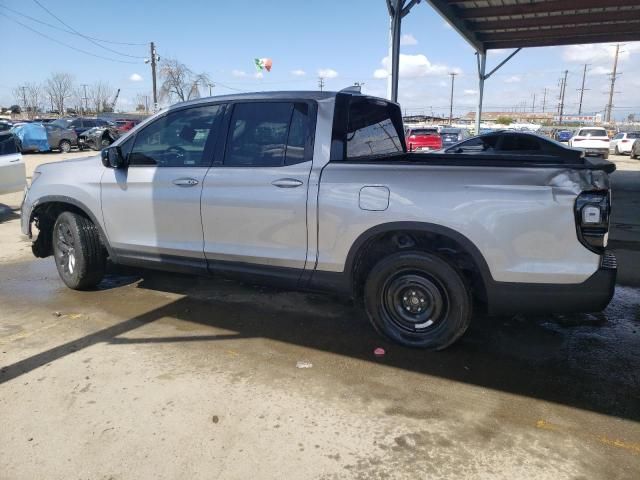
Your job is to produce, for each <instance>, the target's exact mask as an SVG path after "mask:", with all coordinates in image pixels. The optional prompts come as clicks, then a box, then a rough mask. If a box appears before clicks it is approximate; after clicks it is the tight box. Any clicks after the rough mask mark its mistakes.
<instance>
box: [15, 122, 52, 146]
mask: <svg viewBox="0 0 640 480" xmlns="http://www.w3.org/2000/svg"><path fill="white" fill-rule="evenodd" d="M10 132H12V133H13V134H14V135H15V136H16V139H17V141H18V148H19V149H20V151H21V152H22V153H25V152H48V151H49V150H51V146H50V145H49V138H48V136H47V130H46V129H45V128H44V126H43V125H42V124H41V123H16V124H14V125H13V127H12V128H11V130H10Z"/></svg>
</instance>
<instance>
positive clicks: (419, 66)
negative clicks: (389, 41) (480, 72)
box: [373, 53, 462, 78]
mask: <svg viewBox="0 0 640 480" xmlns="http://www.w3.org/2000/svg"><path fill="white" fill-rule="evenodd" d="M380 63H382V66H383V67H384V68H379V69H377V70H376V71H374V72H373V76H374V78H386V77H387V76H388V75H389V72H390V71H391V61H390V60H389V57H388V56H386V57H384V58H383V59H382V61H381V62H380ZM450 72H454V73H461V72H462V71H461V70H460V69H459V68H457V67H454V68H452V67H449V66H447V65H439V64H435V63H431V62H430V61H429V59H428V58H427V57H425V56H424V55H422V54H418V55H406V54H404V53H401V54H400V77H403V78H418V77H428V76H431V75H444V74H447V73H450Z"/></svg>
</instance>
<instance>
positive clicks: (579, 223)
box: [575, 190, 611, 253]
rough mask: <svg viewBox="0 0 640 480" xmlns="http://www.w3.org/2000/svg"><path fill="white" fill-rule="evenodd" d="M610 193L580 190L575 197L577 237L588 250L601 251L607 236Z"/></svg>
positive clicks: (606, 191)
mask: <svg viewBox="0 0 640 480" xmlns="http://www.w3.org/2000/svg"><path fill="white" fill-rule="evenodd" d="M610 214H611V193H610V191H608V190H598V191H594V192H582V193H581V194H580V195H578V198H576V204H575V217H576V228H577V232H578V239H579V240H580V242H581V243H582V244H583V245H584V246H585V247H587V248H588V249H589V250H591V251H592V252H595V253H603V252H604V249H605V247H606V246H607V240H608V238H609V216H610Z"/></svg>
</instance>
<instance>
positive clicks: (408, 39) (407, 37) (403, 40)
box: [400, 33, 418, 45]
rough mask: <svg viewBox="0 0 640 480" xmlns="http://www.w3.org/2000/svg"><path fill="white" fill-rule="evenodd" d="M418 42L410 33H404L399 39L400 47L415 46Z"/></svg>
mask: <svg viewBox="0 0 640 480" xmlns="http://www.w3.org/2000/svg"><path fill="white" fill-rule="evenodd" d="M417 44H418V40H416V37H414V36H413V35H411V34H410V33H405V34H404V35H402V36H401V37H400V45H417Z"/></svg>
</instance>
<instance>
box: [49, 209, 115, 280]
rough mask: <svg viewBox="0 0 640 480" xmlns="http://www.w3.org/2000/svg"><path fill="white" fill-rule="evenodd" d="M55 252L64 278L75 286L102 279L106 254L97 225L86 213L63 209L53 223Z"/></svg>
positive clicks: (60, 273)
mask: <svg viewBox="0 0 640 480" xmlns="http://www.w3.org/2000/svg"><path fill="white" fill-rule="evenodd" d="M53 256H54V258H55V261H56V268H57V269H58V274H59V275H60V278H61V279H62V281H63V282H64V283H65V284H66V285H67V287H69V288H71V289H73V290H87V289H89V288H93V287H95V286H96V285H98V284H99V283H100V281H101V280H102V277H103V276H104V272H105V265H106V254H105V250H104V247H103V245H102V242H101V241H100V234H99V233H98V229H97V228H96V226H95V225H94V224H93V223H92V222H91V221H90V220H89V219H88V218H86V217H83V216H82V215H78V214H77V213H72V212H63V213H61V214H60V215H59V216H58V218H57V220H56V223H55V225H54V226H53Z"/></svg>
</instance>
